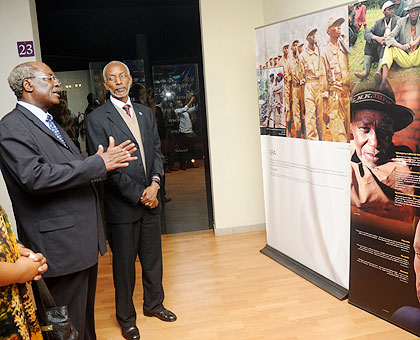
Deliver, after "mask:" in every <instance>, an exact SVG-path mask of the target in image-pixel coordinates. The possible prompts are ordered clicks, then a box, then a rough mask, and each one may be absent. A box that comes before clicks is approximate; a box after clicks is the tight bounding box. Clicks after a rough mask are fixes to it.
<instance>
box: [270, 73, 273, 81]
mask: <svg viewBox="0 0 420 340" xmlns="http://www.w3.org/2000/svg"><path fill="white" fill-rule="evenodd" d="M272 82H274V73H271V74H270V83H272Z"/></svg>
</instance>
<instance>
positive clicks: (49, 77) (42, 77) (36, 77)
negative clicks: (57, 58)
mask: <svg viewBox="0 0 420 340" xmlns="http://www.w3.org/2000/svg"><path fill="white" fill-rule="evenodd" d="M31 78H35V79H48V80H51V81H54V82H55V81H56V82H57V83H60V84H61V81H60V79H58V78H57V77H56V76H47V75H46V74H45V75H42V76H33V77H28V78H26V79H31Z"/></svg>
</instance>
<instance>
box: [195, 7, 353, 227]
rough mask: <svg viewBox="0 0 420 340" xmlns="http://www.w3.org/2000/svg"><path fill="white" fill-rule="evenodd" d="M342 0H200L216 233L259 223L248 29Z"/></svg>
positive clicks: (259, 182) (253, 83)
mask: <svg viewBox="0 0 420 340" xmlns="http://www.w3.org/2000/svg"><path fill="white" fill-rule="evenodd" d="M345 3H347V2H346V1H340V0H339V1H337V0H321V1H313V0H294V1H290V0H287V1H286V0H200V13H201V29H202V44H203V61H204V78H205V90H206V101H207V117H208V134H209V148H210V161H211V173H212V190H213V204H214V219H215V233H216V235H223V234H228V233H236V232H243V231H248V230H249V231H251V230H255V229H259V228H261V227H263V226H264V225H265V214H264V197H263V196H264V193H263V186H262V171H261V151H260V136H259V122H258V102H257V82H256V70H255V65H256V62H255V55H256V53H255V32H254V29H255V28H256V27H259V26H264V25H268V24H271V23H274V22H277V21H281V20H286V19H290V18H293V17H297V16H300V15H304V14H308V13H312V12H316V11H319V10H322V9H326V8H330V7H334V6H338V5H342V4H345Z"/></svg>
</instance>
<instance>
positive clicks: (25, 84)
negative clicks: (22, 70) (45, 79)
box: [22, 79, 34, 93]
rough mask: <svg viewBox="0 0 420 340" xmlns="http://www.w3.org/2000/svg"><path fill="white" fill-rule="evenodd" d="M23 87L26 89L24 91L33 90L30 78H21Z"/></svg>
mask: <svg viewBox="0 0 420 340" xmlns="http://www.w3.org/2000/svg"><path fill="white" fill-rule="evenodd" d="M22 85H23V89H24V90H25V91H26V92H29V93H30V92H33V90H34V85H33V84H32V81H31V80H30V79H24V80H23V84H22Z"/></svg>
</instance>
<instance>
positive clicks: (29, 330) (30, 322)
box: [0, 206, 48, 340]
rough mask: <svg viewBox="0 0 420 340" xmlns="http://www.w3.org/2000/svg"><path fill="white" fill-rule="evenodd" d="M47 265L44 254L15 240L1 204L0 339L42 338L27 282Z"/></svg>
mask: <svg viewBox="0 0 420 340" xmlns="http://www.w3.org/2000/svg"><path fill="white" fill-rule="evenodd" d="M47 269H48V265H47V264H46V259H45V257H44V256H43V255H42V254H41V253H38V254H34V253H33V252H32V251H30V250H29V249H26V248H24V247H23V245H22V244H19V243H17V242H16V238H15V235H14V233H13V230H12V227H11V225H10V222H9V218H8V217H7V214H6V212H5V211H4V210H3V208H2V207H1V206H0V339H19V340H20V339H31V340H41V339H42V335H41V328H40V327H39V324H38V321H37V319H36V315H35V309H34V306H33V304H32V300H31V297H30V293H29V291H28V289H27V286H26V285H25V283H26V282H30V281H32V280H39V279H40V278H41V275H42V274H43V273H45V271H46V270H47Z"/></svg>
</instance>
